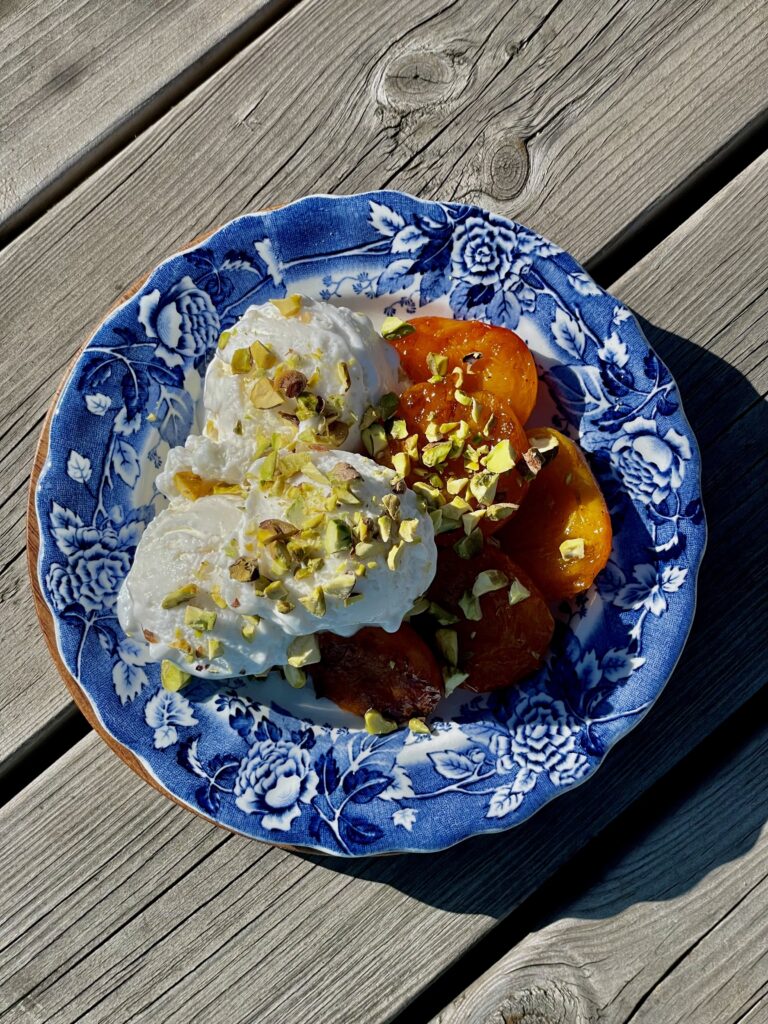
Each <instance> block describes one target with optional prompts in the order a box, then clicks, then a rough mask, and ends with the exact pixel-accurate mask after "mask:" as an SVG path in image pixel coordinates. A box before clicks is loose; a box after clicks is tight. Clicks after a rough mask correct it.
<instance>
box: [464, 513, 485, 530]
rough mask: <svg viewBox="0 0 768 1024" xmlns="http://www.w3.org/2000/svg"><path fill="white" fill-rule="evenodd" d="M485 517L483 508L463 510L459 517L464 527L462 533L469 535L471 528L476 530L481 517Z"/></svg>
mask: <svg viewBox="0 0 768 1024" xmlns="http://www.w3.org/2000/svg"><path fill="white" fill-rule="evenodd" d="M484 517H485V509H484V508H478V509H475V511H474V512H465V513H464V515H463V516H462V517H461V522H462V525H463V527H464V533H465V534H466V535H467V536H469V534H470V533H472V531H473V530H476V529H477V527H478V526H479V525H480V521H481V519H483V518H484Z"/></svg>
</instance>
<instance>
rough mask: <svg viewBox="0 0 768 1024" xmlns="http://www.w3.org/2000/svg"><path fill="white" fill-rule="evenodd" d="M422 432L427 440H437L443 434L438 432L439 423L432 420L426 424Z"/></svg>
mask: <svg viewBox="0 0 768 1024" xmlns="http://www.w3.org/2000/svg"><path fill="white" fill-rule="evenodd" d="M424 433H425V435H426V438H427V440H428V441H439V440H440V439H441V438H442V436H443V435H442V434H441V433H440V425H439V424H438V423H434V422H433V423H428V424H427V429H426V430H425V431H424Z"/></svg>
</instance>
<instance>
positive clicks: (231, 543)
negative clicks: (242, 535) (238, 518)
mask: <svg viewBox="0 0 768 1024" xmlns="http://www.w3.org/2000/svg"><path fill="white" fill-rule="evenodd" d="M224 554H225V555H226V556H227V558H237V541H236V540H235V538H234V537H230V539H229V540H228V541H227V543H226V544H225V545H224Z"/></svg>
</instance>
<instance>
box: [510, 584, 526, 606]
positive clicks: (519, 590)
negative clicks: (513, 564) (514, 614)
mask: <svg viewBox="0 0 768 1024" xmlns="http://www.w3.org/2000/svg"><path fill="white" fill-rule="evenodd" d="M530 596H531V592H530V590H528V588H527V587H524V586H523V584H522V583H521V582H520V580H518V579H513V580H512V582H511V584H510V586H509V603H510V604H511V605H515V604H520V602H521V601H525V600H527V599H528V598H529V597H530Z"/></svg>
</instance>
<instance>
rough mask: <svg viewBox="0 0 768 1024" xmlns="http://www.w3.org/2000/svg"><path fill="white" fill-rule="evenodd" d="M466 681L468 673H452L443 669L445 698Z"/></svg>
mask: <svg viewBox="0 0 768 1024" xmlns="http://www.w3.org/2000/svg"><path fill="white" fill-rule="evenodd" d="M466 679H469V672H459V671H458V669H456V670H453V671H450V670H448V669H443V685H444V686H445V696H446V697H449V696H450V695H451V694H452V693H453V691H454V690H456V689H458V687H459V686H461V684H462V683H463V682H464V681H465V680H466Z"/></svg>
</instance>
